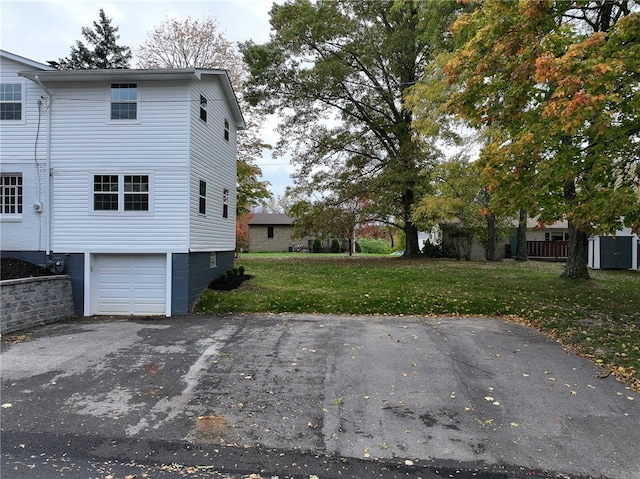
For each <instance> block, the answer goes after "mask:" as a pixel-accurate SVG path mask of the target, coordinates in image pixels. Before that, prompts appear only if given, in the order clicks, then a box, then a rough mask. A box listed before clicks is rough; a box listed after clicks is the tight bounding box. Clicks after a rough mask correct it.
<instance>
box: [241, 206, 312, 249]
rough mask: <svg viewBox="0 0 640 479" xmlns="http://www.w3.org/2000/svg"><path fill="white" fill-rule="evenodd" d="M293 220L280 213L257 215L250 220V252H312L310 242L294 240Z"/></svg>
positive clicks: (303, 239) (306, 239) (307, 239)
mask: <svg viewBox="0 0 640 479" xmlns="http://www.w3.org/2000/svg"><path fill="white" fill-rule="evenodd" d="M292 235H293V219H292V218H291V217H289V216H287V215H285V214H280V213H255V214H254V215H253V217H252V218H251V219H250V220H249V251H250V252H252V253H267V252H282V251H310V249H309V248H310V246H309V244H310V243H309V240H310V239H311V241H313V238H296V239H293V238H292Z"/></svg>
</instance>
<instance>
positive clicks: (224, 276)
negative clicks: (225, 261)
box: [220, 271, 229, 283]
mask: <svg viewBox="0 0 640 479" xmlns="http://www.w3.org/2000/svg"><path fill="white" fill-rule="evenodd" d="M228 279H229V272H228V271H225V272H224V273H222V274H221V275H220V281H221V282H222V283H226V282H227V280H228Z"/></svg>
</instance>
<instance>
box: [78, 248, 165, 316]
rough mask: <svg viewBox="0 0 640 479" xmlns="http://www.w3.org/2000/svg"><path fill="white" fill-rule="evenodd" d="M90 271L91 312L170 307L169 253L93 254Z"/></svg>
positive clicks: (139, 311) (144, 312) (125, 312)
mask: <svg viewBox="0 0 640 479" xmlns="http://www.w3.org/2000/svg"><path fill="white" fill-rule="evenodd" d="M90 274H91V287H90V290H91V297H90V304H91V314H92V315H94V314H95V315H165V314H166V313H167V311H168V307H167V306H168V304H167V296H168V295H167V256H166V254H93V255H91V272H90ZM169 297H170V295H169Z"/></svg>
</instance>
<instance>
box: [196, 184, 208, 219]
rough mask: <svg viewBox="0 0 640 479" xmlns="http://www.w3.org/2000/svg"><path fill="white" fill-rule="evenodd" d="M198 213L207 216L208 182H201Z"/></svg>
mask: <svg viewBox="0 0 640 479" xmlns="http://www.w3.org/2000/svg"><path fill="white" fill-rule="evenodd" d="M198 200H199V201H198V213H200V214H201V215H206V214H207V182H206V181H202V180H200V191H199V198H198Z"/></svg>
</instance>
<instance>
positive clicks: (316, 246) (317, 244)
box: [311, 238, 322, 253]
mask: <svg viewBox="0 0 640 479" xmlns="http://www.w3.org/2000/svg"><path fill="white" fill-rule="evenodd" d="M311 251H313V252H314V253H320V252H322V240H321V239H320V238H316V239H314V240H313V244H312V245H311Z"/></svg>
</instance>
